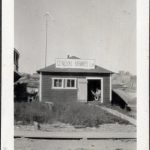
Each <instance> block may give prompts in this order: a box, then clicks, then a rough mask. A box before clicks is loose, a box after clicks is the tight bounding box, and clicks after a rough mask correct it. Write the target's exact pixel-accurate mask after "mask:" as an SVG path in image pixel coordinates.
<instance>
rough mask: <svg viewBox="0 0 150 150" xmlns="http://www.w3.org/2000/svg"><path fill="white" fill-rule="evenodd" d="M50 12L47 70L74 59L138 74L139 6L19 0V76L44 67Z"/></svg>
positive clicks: (127, 0)
mask: <svg viewBox="0 0 150 150" xmlns="http://www.w3.org/2000/svg"><path fill="white" fill-rule="evenodd" d="M46 12H51V15H52V18H50V17H49V22H48V55H47V65H50V64H52V63H54V62H55V58H66V57H67V55H68V54H70V55H74V56H77V57H80V58H83V59H95V60H96V64H97V65H100V66H102V67H105V68H106V69H109V70H111V71H115V72H118V71H119V70H125V71H130V72H131V73H132V74H136V0H15V32H14V33H15V48H16V49H18V50H19V52H20V60H19V65H20V66H19V67H20V68H19V69H20V70H19V71H20V72H26V73H34V72H36V70H38V69H40V68H43V67H44V62H45V60H44V58H45V17H44V14H45V13H46Z"/></svg>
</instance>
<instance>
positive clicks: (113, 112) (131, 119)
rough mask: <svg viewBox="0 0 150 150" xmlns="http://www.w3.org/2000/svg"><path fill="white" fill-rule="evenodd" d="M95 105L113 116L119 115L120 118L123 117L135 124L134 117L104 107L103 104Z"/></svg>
mask: <svg viewBox="0 0 150 150" xmlns="http://www.w3.org/2000/svg"><path fill="white" fill-rule="evenodd" d="M97 107H99V108H101V109H103V110H105V111H107V112H108V113H110V114H112V115H114V116H117V117H119V118H121V119H124V120H126V121H128V122H130V123H131V124H133V125H136V119H134V118H132V117H129V116H127V115H125V114H122V113H120V112H118V111H117V110H113V109H110V108H106V107H104V106H98V105H97Z"/></svg>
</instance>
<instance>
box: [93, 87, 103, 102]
mask: <svg viewBox="0 0 150 150" xmlns="http://www.w3.org/2000/svg"><path fill="white" fill-rule="evenodd" d="M91 92H92V94H93V95H94V99H95V100H96V101H99V100H100V98H101V90H100V89H98V88H96V92H94V91H92V90H91Z"/></svg>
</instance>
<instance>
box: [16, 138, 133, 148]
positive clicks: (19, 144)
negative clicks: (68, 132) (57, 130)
mask: <svg viewBox="0 0 150 150" xmlns="http://www.w3.org/2000/svg"><path fill="white" fill-rule="evenodd" d="M15 150H136V141H135V140H33V139H32V140H31V139H26V138H21V139H15Z"/></svg>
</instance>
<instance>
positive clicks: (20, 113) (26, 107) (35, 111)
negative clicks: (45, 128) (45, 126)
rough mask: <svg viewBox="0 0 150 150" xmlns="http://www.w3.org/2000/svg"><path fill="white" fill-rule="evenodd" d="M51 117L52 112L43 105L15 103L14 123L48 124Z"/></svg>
mask: <svg viewBox="0 0 150 150" xmlns="http://www.w3.org/2000/svg"><path fill="white" fill-rule="evenodd" d="M52 115H53V113H52V110H51V109H50V108H49V107H48V105H47V104H45V103H39V102H31V103H27V102H21V103H15V109H14V116H15V121H20V120H21V121H23V123H33V121H37V122H39V123H48V122H51V121H52V119H53V117H52Z"/></svg>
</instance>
